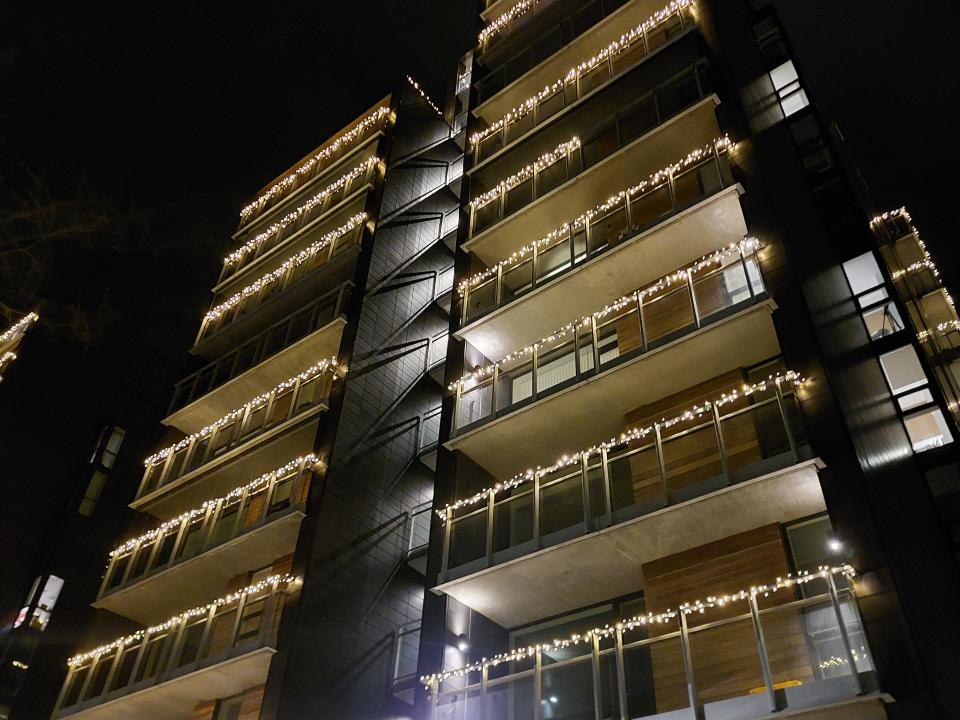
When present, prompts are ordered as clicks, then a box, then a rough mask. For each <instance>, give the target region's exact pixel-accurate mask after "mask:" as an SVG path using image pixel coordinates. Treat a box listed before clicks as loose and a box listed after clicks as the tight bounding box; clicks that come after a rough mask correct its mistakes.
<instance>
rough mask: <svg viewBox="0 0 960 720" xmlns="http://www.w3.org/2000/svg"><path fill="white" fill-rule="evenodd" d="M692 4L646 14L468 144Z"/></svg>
mask: <svg viewBox="0 0 960 720" xmlns="http://www.w3.org/2000/svg"><path fill="white" fill-rule="evenodd" d="M524 4H525V3H523V2H521V3H518V4H517V5H515V6H514V7H513V8H511V9H510V10H509V11H508V12H507V13H505V14H504V15H502V16H501V17H500V18H497V20H496V21H494V23H496V22H497V21H499V20H500V19H501V18H503V17H506V15H508V14H510V12H513V10H515V9H517V8H519V7H520V6H521V5H524ZM527 4H528V5H529V6H532V5H533V4H535V3H534V2H528V3H527ZM692 6H693V0H673V1H672V2H671V3H670V4H669V5H666V6H665V7H663V8H661V9H660V10H658V11H657V12H655V13H654V14H653V15H651V16H650V17H649V18H647V19H646V20H644V21H643V22H642V23H640V24H639V25H637V26H636V27H634V28H632V29H630V30H628V31H627V32H625V33H624V34H623V35H621V36H620V37H619V39H617V40H614V41H613V42H611V43H610V44H609V45H607V46H606V47H605V48H603V49H602V50H600V51H599V52H597V53H596V54H595V55H593V56H592V57H589V58H587V59H586V60H584V61H583V62H581V63H579V64H577V65H574V66H573V67H572V68H570V69H569V70H568V71H567V72H566V74H565V75H563V76H562V77H560V78H558V79H557V80H555V81H554V82H552V83H550V84H548V85H545V86H544V88H543V89H542V90H540V92H538V93H536V94H535V95H532V96H531V97H529V98H527V99H526V100H524V101H523V102H522V103H520V104H519V105H517V106H516V107H515V108H513V109H512V110H511V111H510V112H508V113H507V114H506V115H504V116H503V117H502V118H500V119H499V120H497V121H496V122H494V123H493V124H491V125H490V126H489V127H487V128H484V129H483V130H481V131H479V132H475V133H473V134H471V135H470V144H471V145H472V146H473V145H476V144H477V143H479V142H480V141H481V140H484V139H485V138H487V137H489V136H490V135H493V134H494V133H497V132H499V131H500V130H501V129H502V128H503V127H505V126H506V125H509V124H510V123H511V122H513V121H515V120H519V119H520V118H522V117H524V116H525V115H527V114H529V113H530V112H532V111H533V110H534V108H535V107H536V106H537V105H539V104H540V102H542V101H543V100H545V99H547V98H549V97H551V96H553V95H554V94H556V93H558V92H561V91H562V90H563V89H564V88H565V87H566V86H567V85H569V84H570V83H573V82H575V81H576V80H577V79H578V78H580V77H582V76H584V75H586V74H587V73H589V72H590V71H591V70H593V69H594V68H596V67H597V66H598V65H600V64H601V63H603V62H606V61H607V59H608V58H610V57H612V56H615V55H617V54H619V53H621V52H623V51H624V50H626V49H627V48H629V47H630V46H631V45H633V43H635V42H637V41H638V40H639V39H642V38H643V37H645V36H646V34H647V33H649V32H650V31H651V30H652V29H653V28H655V27H656V26H658V25H660V24H661V23H663V22H665V21H666V20H668V19H669V18H671V17H673V16H674V15H677V14H679V13H681V12H683V11H684V10H685V9H687V8H689V7H692ZM528 9H529V7H525V8H524V9H523V11H522V12H519V11H518V13H517V14H516V15H515V16H514V17H519V15H522V14H523V13H524V12H526V11H527V10H528ZM511 19H513V18H511ZM507 23H509V20H507V21H505V22H504V23H502V24H501V25H499V26H497V28H496V30H500V29H501V28H502V27H504V26H505V25H506V24H507ZM493 25H494V24H493V23H491V24H490V25H489V26H488V28H487V29H491V28H493ZM493 34H494V33H492V32H491V33H489V34H488V36H487V38H489V37H491V36H492V35H493ZM482 36H483V33H481V43H482V42H483V41H484V38H483V37H482Z"/></svg>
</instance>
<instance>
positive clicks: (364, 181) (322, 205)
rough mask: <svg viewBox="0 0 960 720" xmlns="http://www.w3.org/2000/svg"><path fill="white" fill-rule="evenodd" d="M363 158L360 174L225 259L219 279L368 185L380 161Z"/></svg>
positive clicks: (254, 260) (303, 229)
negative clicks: (243, 251)
mask: <svg viewBox="0 0 960 720" xmlns="http://www.w3.org/2000/svg"><path fill="white" fill-rule="evenodd" d="M374 159H376V158H374ZM364 162H365V163H368V166H367V167H366V168H362V164H361V165H358V166H357V167H356V168H354V170H356V171H357V172H358V173H359V174H357V175H355V176H352V177H349V178H348V179H347V180H346V181H345V182H343V183H342V184H341V185H338V186H336V187H333V188H331V189H330V192H329V194H327V195H326V196H325V197H323V199H322V201H320V202H317V204H316V205H314V206H313V207H311V208H310V209H309V210H307V211H305V212H303V213H302V214H301V215H300V217H298V218H297V219H296V220H295V221H294V222H291V223H290V224H288V225H284V226H283V227H282V228H280V229H278V230H277V231H276V232H274V233H273V234H272V235H270V236H269V237H267V238H265V239H264V240H263V242H261V243H260V244H258V245H257V246H256V247H255V248H253V249H252V250H251V251H250V252H247V253H246V254H244V255H243V256H242V257H241V258H240V259H238V260H236V261H235V262H232V263H225V264H224V266H223V268H222V269H221V271H220V278H219V280H218V281H217V282H218V284H219V283H222V282H223V281H225V280H227V279H229V278H231V277H233V276H234V275H236V274H237V273H239V272H240V271H241V270H243V269H244V268H246V267H248V266H249V265H251V264H253V263H254V262H256V261H257V260H258V259H259V258H261V257H263V256H264V255H266V254H267V253H269V252H270V251H271V250H273V249H274V248H275V247H277V246H279V245H282V244H283V243H284V242H286V241H287V240H289V239H290V238H291V237H292V236H293V235H296V234H298V233H301V232H309V230H308V228H309V227H310V226H311V225H314V224H315V223H316V222H318V221H320V220H321V219H322V218H323V216H325V215H327V214H328V213H329V212H330V211H331V210H333V209H334V208H336V207H337V206H338V205H339V204H340V203H342V202H343V201H344V200H346V199H347V198H349V197H350V196H351V195H353V194H354V193H355V192H357V190H359V189H360V188H362V187H364V186H365V185H368V184H370V183H373V182H374V181H375V179H376V176H377V173H378V172H379V164H378V163H374V162H371V161H368V160H365V161H364Z"/></svg>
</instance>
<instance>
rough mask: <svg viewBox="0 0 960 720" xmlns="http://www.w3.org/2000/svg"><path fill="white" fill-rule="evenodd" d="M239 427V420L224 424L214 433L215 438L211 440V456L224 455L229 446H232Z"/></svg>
mask: <svg viewBox="0 0 960 720" xmlns="http://www.w3.org/2000/svg"><path fill="white" fill-rule="evenodd" d="M236 429H237V420H234V421H232V422H229V423H227V424H226V425H222V426H221V427H220V428H218V429H217V431H216V432H215V433H214V435H213V439H212V440H211V441H210V457H211V458H215V457H217V456H218V455H222V454H223V453H224V452H226V450H227V448H228V447H229V446H230V442H231V440H232V439H233V433H234V432H235V431H236Z"/></svg>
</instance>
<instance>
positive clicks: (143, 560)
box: [128, 542, 153, 580]
mask: <svg viewBox="0 0 960 720" xmlns="http://www.w3.org/2000/svg"><path fill="white" fill-rule="evenodd" d="M152 551H153V543H152V542H146V543H143V544H142V545H140V547H138V548H137V549H136V550H135V551H134V559H133V567H131V568H130V575H129V576H128V580H133V579H134V578H138V577H140V576H141V575H143V573H144V572H145V571H146V569H147V563H148V562H149V560H150V553H151V552H152Z"/></svg>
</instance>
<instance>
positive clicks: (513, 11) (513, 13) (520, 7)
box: [477, 0, 540, 45]
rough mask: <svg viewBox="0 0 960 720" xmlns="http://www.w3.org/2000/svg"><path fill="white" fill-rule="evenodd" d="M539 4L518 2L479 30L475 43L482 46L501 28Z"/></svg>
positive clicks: (527, 0) (522, 0) (528, 0)
mask: <svg viewBox="0 0 960 720" xmlns="http://www.w3.org/2000/svg"><path fill="white" fill-rule="evenodd" d="M539 2H540V0H520V2H518V3H517V4H516V5H514V6H513V7H512V8H510V9H509V10H507V11H506V12H505V13H504V14H503V15H498V16H497V17H496V18H494V19H493V20H491V21H490V24H489V25H487V26H486V27H485V28H484V29H483V30H481V31H480V34H479V35H478V36H477V43H478V44H479V45H483V44H484V43H485V42H486V41H487V40H489V39H490V38H492V37H493V36H494V35H496V34H497V33H498V32H500V31H501V30H503V28H505V27H506V26H507V25H509V24H510V23H511V22H512V21H514V20H516V19H517V18H518V17H520V16H522V15H525V14H526V13H527V11H528V10H530V8H532V7H534V6H535V5H537V3H539Z"/></svg>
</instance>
